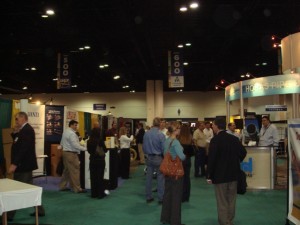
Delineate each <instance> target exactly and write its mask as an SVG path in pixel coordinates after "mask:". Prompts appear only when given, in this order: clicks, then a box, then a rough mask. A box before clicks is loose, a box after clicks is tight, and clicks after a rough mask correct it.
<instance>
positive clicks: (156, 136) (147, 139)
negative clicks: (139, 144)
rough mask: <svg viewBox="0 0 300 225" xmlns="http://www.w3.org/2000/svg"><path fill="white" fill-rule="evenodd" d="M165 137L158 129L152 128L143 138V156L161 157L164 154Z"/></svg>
mask: <svg viewBox="0 0 300 225" xmlns="http://www.w3.org/2000/svg"><path fill="white" fill-rule="evenodd" d="M165 140H166V138H165V135H164V134H163V133H162V132H160V131H159V129H158V127H152V128H151V129H150V130H148V131H147V132H146V133H145V135H144V138H143V151H144V153H145V154H154V155H162V154H163V152H164V142H165Z"/></svg>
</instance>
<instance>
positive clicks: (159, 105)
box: [154, 80, 164, 118]
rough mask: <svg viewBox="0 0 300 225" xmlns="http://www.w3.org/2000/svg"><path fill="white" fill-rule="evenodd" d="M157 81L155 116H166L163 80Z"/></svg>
mask: <svg viewBox="0 0 300 225" xmlns="http://www.w3.org/2000/svg"><path fill="white" fill-rule="evenodd" d="M154 82H155V100H154V101H155V115H154V116H155V117H157V116H158V117H161V118H163V117H164V91H163V81H162V80H156V81H154Z"/></svg>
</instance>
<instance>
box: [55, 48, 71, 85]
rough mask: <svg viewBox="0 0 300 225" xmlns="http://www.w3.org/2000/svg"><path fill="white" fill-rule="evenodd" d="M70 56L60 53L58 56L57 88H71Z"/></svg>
mask: <svg viewBox="0 0 300 225" xmlns="http://www.w3.org/2000/svg"><path fill="white" fill-rule="evenodd" d="M70 64H71V63H70V56H69V55H67V54H61V53H58V56H57V89H69V88H71V86H72V83H71V71H70V68H71V67H70Z"/></svg>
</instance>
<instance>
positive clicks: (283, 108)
mask: <svg viewBox="0 0 300 225" xmlns="http://www.w3.org/2000/svg"><path fill="white" fill-rule="evenodd" d="M266 111H268V112H272V111H275V112H277V111H287V106H286V105H266Z"/></svg>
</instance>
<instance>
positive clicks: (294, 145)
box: [288, 119, 300, 224]
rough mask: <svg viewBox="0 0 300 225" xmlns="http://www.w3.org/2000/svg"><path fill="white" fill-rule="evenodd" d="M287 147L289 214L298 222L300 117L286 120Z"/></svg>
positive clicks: (290, 218) (299, 198)
mask: <svg viewBox="0 0 300 225" xmlns="http://www.w3.org/2000/svg"><path fill="white" fill-rule="evenodd" d="M288 140H289V143H288V147H289V159H290V160H289V163H290V164H289V173H288V174H289V180H290V182H289V184H290V185H289V214H288V218H289V220H290V221H292V222H293V223H294V224H300V119H291V120H288Z"/></svg>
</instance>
